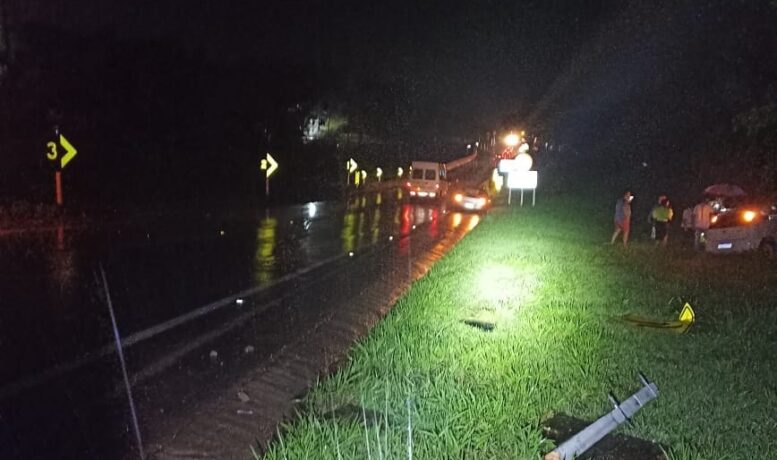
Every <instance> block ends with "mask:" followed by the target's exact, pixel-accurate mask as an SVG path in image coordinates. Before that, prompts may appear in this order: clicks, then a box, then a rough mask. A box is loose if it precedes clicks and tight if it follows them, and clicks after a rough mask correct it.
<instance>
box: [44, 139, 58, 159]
mask: <svg viewBox="0 0 777 460" xmlns="http://www.w3.org/2000/svg"><path fill="white" fill-rule="evenodd" d="M46 147H47V148H48V151H47V152H46V158H48V159H49V160H51V161H54V160H56V159H57V156H58V155H59V154H58V153H57V144H55V143H54V142H47V143H46Z"/></svg>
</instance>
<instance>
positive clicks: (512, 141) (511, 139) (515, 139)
mask: <svg viewBox="0 0 777 460" xmlns="http://www.w3.org/2000/svg"><path fill="white" fill-rule="evenodd" d="M504 142H505V144H506V145H507V146H508V147H515V146H516V145H518V143H519V142H521V138H520V137H519V136H518V135H517V134H515V133H510V134H508V135H507V136H505V138H504Z"/></svg>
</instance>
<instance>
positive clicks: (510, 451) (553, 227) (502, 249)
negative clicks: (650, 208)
mask: <svg viewBox="0 0 777 460" xmlns="http://www.w3.org/2000/svg"><path fill="white" fill-rule="evenodd" d="M585 206H586V204H585V203H584V202H582V200H579V199H572V198H563V197H560V198H555V199H553V200H551V201H550V202H543V203H542V205H541V206H540V207H538V208H536V209H524V210H517V209H512V210H507V211H502V212H495V213H493V214H492V215H490V216H488V217H487V218H486V219H485V220H484V221H483V222H482V223H481V225H480V226H478V227H477V228H476V229H475V230H474V231H473V232H472V233H471V234H470V235H469V236H468V237H467V238H465V239H464V241H462V242H461V243H460V244H459V245H458V246H457V247H456V248H455V249H454V250H453V251H452V252H451V253H449V254H448V255H447V256H446V257H445V258H444V259H442V260H441V261H440V262H439V263H438V264H437V265H436V266H435V267H434V268H433V269H432V270H431V271H430V272H429V274H428V275H427V276H426V277H425V278H424V279H422V280H420V281H419V282H417V283H416V284H415V285H414V286H413V287H412V288H411V289H410V291H409V292H408V293H407V294H406V295H405V296H404V297H403V298H402V299H401V300H400V301H399V302H398V304H397V305H396V306H395V308H394V310H393V311H392V313H391V314H390V315H389V316H388V317H387V318H386V319H385V320H384V321H382V322H381V323H380V324H379V325H378V326H377V327H376V328H375V329H374V330H373V331H372V332H371V333H370V334H369V336H368V337H366V338H365V339H364V340H362V341H361V342H359V343H358V344H356V345H355V346H354V348H353V350H352V352H351V353H350V358H349V361H348V363H347V364H346V365H345V366H344V367H343V368H342V369H341V370H340V371H339V372H338V373H337V374H335V375H333V376H332V377H330V378H328V379H326V380H324V381H322V382H320V383H319V384H317V385H316V386H315V388H314V389H313V390H312V391H311V392H310V394H309V395H308V396H307V398H306V401H305V406H304V409H303V410H302V414H301V415H300V417H299V418H297V419H296V420H294V421H293V422H292V423H291V424H289V425H285V426H284V427H282V428H281V431H280V432H281V436H280V439H279V440H276V441H275V442H274V443H273V444H271V447H270V449H269V451H268V452H267V454H266V456H265V458H267V459H298V458H317V459H326V458H331V459H337V458H347V459H351V458H358V459H364V458H372V459H382V458H408V432H409V431H410V432H412V451H413V452H412V453H413V458H419V459H441V458H457V459H461V458H467V459H469V458H471V459H536V458H540V457H541V455H542V454H544V453H546V452H548V451H549V450H551V449H552V447H553V445H552V443H551V442H550V441H548V440H546V439H544V438H543V436H542V431H541V421H542V420H543V419H544V418H546V417H548V416H549V415H550V414H552V413H554V412H565V413H567V414H569V415H573V416H576V417H580V418H585V419H589V420H593V419H595V418H597V417H599V416H600V415H602V414H603V413H605V412H607V411H608V410H609V409H610V407H609V403H608V401H607V397H606V395H607V393H608V392H610V391H613V392H615V393H616V394H617V395H619V396H621V397H623V398H625V397H627V396H629V395H630V394H631V393H632V392H633V391H634V390H636V389H637V388H638V386H639V382H638V380H637V373H638V372H639V371H642V372H644V373H645V374H646V375H647V376H648V377H649V378H651V379H652V380H653V381H655V382H656V383H657V385H658V387H659V390H660V392H661V394H660V396H659V399H658V400H657V401H655V402H652V403H650V404H649V405H648V406H647V407H645V408H644V409H643V410H642V411H640V412H639V413H638V414H637V416H636V417H635V419H634V425H633V426H631V427H629V426H626V427H622V428H620V430H621V431H624V432H626V433H628V434H632V435H635V436H638V437H641V438H644V439H653V440H656V441H659V442H660V443H662V444H663V445H664V446H666V447H667V451H668V453H669V456H670V458H674V459H750V458H777V436H776V435H775V433H777V421H776V420H777V366H776V365H775V364H774V363H775V359H774V353H775V351H777V327H775V326H777V308H775V306H776V305H775V303H776V300H777V282H775V281H777V265H775V263H774V262H773V261H769V260H765V259H763V258H762V257H760V256H759V255H757V254H750V255H742V256H732V257H711V256H708V255H706V254H695V253H693V252H692V251H690V250H688V249H683V248H681V247H679V246H675V247H671V246H670V247H669V248H666V249H661V248H655V247H653V246H652V245H650V244H649V243H647V242H645V243H641V244H640V243H637V244H634V245H632V247H630V248H628V249H624V248H621V247H619V246H618V247H612V246H609V245H603V244H602V242H604V241H606V240H608V238H609V236H610V235H609V232H610V220H609V214H605V213H604V211H602V213H601V214H599V213H597V211H596V210H592V209H587V208H585ZM592 214H593V215H594V216H595V217H594V218H593V219H592V218H591V215H592ZM685 300H688V301H690V302H691V304H692V305H693V306H694V308H695V310H696V317H697V323H696V325H695V326H694V327H693V328H692V329H691V331H690V332H689V333H688V334H686V335H678V334H673V333H669V332H665V331H660V330H648V329H638V328H634V327H631V326H628V325H625V324H622V323H619V322H616V321H613V317H616V316H618V315H623V314H626V313H636V314H640V315H643V316H649V317H655V318H656V319H667V320H669V319H674V318H675V317H676V315H677V314H678V312H679V310H680V308H681V307H682V304H683V302H684V301H685ZM466 318H477V319H480V320H484V321H486V320H487V321H495V322H496V328H495V329H494V330H493V331H490V332H485V331H483V330H481V329H478V328H475V327H471V326H468V325H466V324H464V323H463V322H462V320H464V319H466ZM348 405H352V406H356V407H365V408H366V410H365V415H366V417H364V416H361V415H360V413H359V412H360V411H359V410H357V411H354V412H355V415H353V416H350V417H349V416H341V417H330V416H327V412H329V411H331V410H332V409H336V408H338V407H343V406H348ZM364 418H366V419H367V422H368V423H367V425H368V428H367V429H366V430H365V428H364V424H363V419H364ZM408 425H410V427H408ZM368 449H369V453H368Z"/></svg>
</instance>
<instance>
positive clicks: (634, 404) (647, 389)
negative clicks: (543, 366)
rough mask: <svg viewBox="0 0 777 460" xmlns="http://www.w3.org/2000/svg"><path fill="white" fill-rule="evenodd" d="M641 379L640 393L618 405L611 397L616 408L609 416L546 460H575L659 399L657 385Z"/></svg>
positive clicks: (642, 377) (553, 452)
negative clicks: (649, 403)
mask: <svg viewBox="0 0 777 460" xmlns="http://www.w3.org/2000/svg"><path fill="white" fill-rule="evenodd" d="M639 379H640V381H641V382H642V385H643V386H642V388H641V389H640V390H639V391H637V392H636V393H634V394H633V395H631V397H629V399H627V400H625V401H623V402H622V403H620V404H618V402H617V401H616V400H615V398H613V397H612V396H610V400H611V401H612V402H613V404H614V405H615V408H614V409H613V410H612V411H611V412H610V413H609V414H606V415H604V416H602V417H601V418H599V420H597V421H595V422H594V423H592V424H590V425H588V426H587V427H586V428H585V429H583V431H581V432H579V433H577V434H576V435H574V436H572V437H571V438H569V439H568V440H566V441H564V442H563V443H562V444H561V445H560V446H558V447H556V449H555V450H553V451H552V452H550V453H549V454H547V455H546V456H545V460H573V459H575V458H577V457H579V456H580V455H582V454H583V453H584V452H585V451H587V450H588V449H590V448H591V447H592V446H593V445H594V444H596V443H597V442H599V441H600V440H601V439H602V438H603V437H605V436H607V435H608V434H610V432H612V431H613V430H615V429H616V428H618V427H619V426H620V425H622V424H623V423H624V422H626V421H627V420H629V419H630V418H631V417H633V416H634V414H635V413H636V412H637V411H638V410H640V409H641V408H642V406H644V405H645V404H647V403H648V402H650V401H652V400H654V399H656V398H657V397H658V387H657V386H656V384H655V383H650V382H648V380H647V378H646V377H645V376H644V375H642V374H639Z"/></svg>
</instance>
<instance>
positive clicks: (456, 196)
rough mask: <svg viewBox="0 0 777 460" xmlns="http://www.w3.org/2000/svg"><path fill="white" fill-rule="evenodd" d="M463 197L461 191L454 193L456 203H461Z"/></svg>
mask: <svg viewBox="0 0 777 460" xmlns="http://www.w3.org/2000/svg"><path fill="white" fill-rule="evenodd" d="M463 199H464V197H463V196H462V195H461V193H457V194H455V195H453V201H455V202H456V203H461V200H463Z"/></svg>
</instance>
